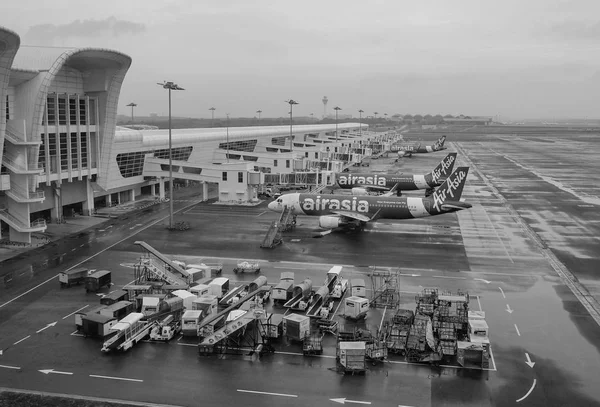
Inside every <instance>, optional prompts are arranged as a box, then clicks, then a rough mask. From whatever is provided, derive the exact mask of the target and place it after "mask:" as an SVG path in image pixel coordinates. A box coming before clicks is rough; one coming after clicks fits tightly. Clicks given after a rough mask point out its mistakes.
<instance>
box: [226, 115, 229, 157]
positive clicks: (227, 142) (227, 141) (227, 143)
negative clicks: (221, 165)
mask: <svg viewBox="0 0 600 407" xmlns="http://www.w3.org/2000/svg"><path fill="white" fill-rule="evenodd" d="M225 116H227V140H226V143H225V144H226V145H227V155H226V156H225V157H226V158H227V162H229V113H225Z"/></svg>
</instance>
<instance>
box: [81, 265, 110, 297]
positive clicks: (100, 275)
mask: <svg viewBox="0 0 600 407" xmlns="http://www.w3.org/2000/svg"><path fill="white" fill-rule="evenodd" d="M110 285H111V273H110V271H108V270H100V271H96V272H95V273H93V274H90V275H89V276H87V277H86V278H85V291H86V292H88V293H89V292H90V291H93V292H98V290H100V289H101V288H102V287H110Z"/></svg>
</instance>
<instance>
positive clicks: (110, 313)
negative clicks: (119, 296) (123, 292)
mask: <svg viewBox="0 0 600 407" xmlns="http://www.w3.org/2000/svg"><path fill="white" fill-rule="evenodd" d="M134 311H135V306H134V304H133V303H132V302H131V301H119V302H116V303H114V304H112V305H109V306H107V307H106V308H104V309H102V310H100V314H101V315H105V316H107V317H114V318H117V319H122V318H125V316H127V315H129V314H131V313H132V312H134Z"/></svg>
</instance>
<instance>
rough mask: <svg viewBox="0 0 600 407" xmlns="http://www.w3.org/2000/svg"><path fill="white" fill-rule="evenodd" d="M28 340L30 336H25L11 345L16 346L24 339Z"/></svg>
mask: <svg viewBox="0 0 600 407" xmlns="http://www.w3.org/2000/svg"><path fill="white" fill-rule="evenodd" d="M28 338H31V335H27V336H26V337H25V338H23V339H20V340H18V341H16V342H15V343H13V345H17V344H19V343H21V342H23V341H24V340H25V339H28Z"/></svg>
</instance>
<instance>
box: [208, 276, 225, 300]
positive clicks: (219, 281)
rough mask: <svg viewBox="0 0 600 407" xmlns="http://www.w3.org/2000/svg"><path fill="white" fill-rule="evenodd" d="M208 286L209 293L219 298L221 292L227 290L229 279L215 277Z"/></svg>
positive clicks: (223, 292)
mask: <svg viewBox="0 0 600 407" xmlns="http://www.w3.org/2000/svg"><path fill="white" fill-rule="evenodd" d="M208 286H209V287H210V294H212V295H216V296H217V298H221V297H222V296H223V294H225V293H226V292H227V291H229V279H228V278H225V277H217V278H215V279H214V280H213V281H212V282H211V283H210V284H209V285H208Z"/></svg>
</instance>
